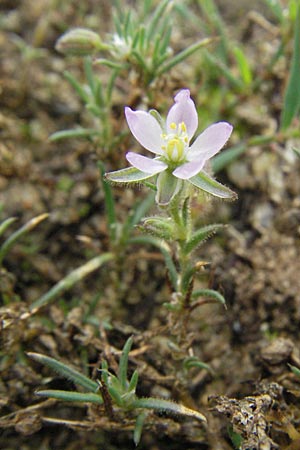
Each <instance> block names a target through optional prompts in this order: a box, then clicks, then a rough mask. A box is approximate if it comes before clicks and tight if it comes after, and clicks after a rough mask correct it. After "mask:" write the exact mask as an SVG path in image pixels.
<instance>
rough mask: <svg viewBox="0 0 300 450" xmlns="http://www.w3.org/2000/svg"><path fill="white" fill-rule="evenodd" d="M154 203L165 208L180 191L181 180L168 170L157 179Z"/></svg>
mask: <svg viewBox="0 0 300 450" xmlns="http://www.w3.org/2000/svg"><path fill="white" fill-rule="evenodd" d="M156 185H157V193H156V197H155V201H156V203H157V204H158V205H160V206H167V205H168V204H169V203H170V202H171V201H172V200H173V198H174V197H175V195H176V194H178V192H179V191H180V189H181V187H182V180H180V179H179V178H176V177H174V175H173V174H172V173H171V172H170V171H169V170H164V171H163V172H161V173H160V174H159V175H158V178H157V183H156Z"/></svg>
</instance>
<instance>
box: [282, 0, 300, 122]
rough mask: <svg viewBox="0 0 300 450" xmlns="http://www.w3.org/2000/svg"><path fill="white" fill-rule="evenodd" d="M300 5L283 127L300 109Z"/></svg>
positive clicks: (284, 106) (285, 97)
mask: <svg viewBox="0 0 300 450" xmlns="http://www.w3.org/2000/svg"><path fill="white" fill-rule="evenodd" d="M299 74H300V5H299V6H298V11H297V17H296V21H295V34H294V50H293V57H292V62H291V69H290V75H289V80H288V84H287V87H286V91H285V95H284V102H283V110H282V114H281V128H282V129H286V128H287V127H289V126H290V124H291V123H292V120H293V119H294V117H296V115H297V114H298V112H299V109H300V76H299Z"/></svg>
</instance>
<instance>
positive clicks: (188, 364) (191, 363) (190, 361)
mask: <svg viewBox="0 0 300 450" xmlns="http://www.w3.org/2000/svg"><path fill="white" fill-rule="evenodd" d="M183 367H184V368H185V369H187V370H189V369H191V368H192V367H197V368H198V369H205V370H208V371H209V372H212V369H211V367H210V366H209V364H206V363H204V362H203V361H200V360H199V359H198V358H197V357H196V356H192V357H188V358H185V360H184V361H183Z"/></svg>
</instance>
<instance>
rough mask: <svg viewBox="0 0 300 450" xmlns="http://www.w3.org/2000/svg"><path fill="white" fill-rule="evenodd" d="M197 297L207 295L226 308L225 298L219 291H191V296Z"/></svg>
mask: <svg viewBox="0 0 300 450" xmlns="http://www.w3.org/2000/svg"><path fill="white" fill-rule="evenodd" d="M198 297H208V298H211V299H213V300H216V301H217V302H219V303H221V305H223V306H224V307H225V308H226V300H225V298H224V297H223V295H222V294H220V292H218V291H215V290H214V289H197V290H196V291H194V292H193V293H192V298H193V299H195V298H198Z"/></svg>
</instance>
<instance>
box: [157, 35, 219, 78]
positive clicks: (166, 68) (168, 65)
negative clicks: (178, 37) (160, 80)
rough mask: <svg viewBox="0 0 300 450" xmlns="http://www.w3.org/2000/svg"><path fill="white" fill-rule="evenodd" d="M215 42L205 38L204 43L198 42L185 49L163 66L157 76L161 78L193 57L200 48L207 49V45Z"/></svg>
mask: <svg viewBox="0 0 300 450" xmlns="http://www.w3.org/2000/svg"><path fill="white" fill-rule="evenodd" d="M213 41H214V38H205V39H202V41H200V42H196V43H195V44H193V45H190V46H189V47H187V48H186V49H184V50H182V51H181V52H179V53H177V54H176V55H175V56H173V57H172V58H170V59H169V60H168V61H166V62H165V63H164V64H162V66H161V67H160V69H158V70H157V76H160V75H162V74H164V73H166V72H168V71H169V70H170V69H172V68H173V67H174V66H176V65H177V64H179V63H180V62H182V61H184V60H185V59H186V58H188V57H189V56H191V55H193V54H194V53H195V52H197V51H198V50H199V49H200V48H203V47H206V46H207V45H209V44H210V43H211V42H213Z"/></svg>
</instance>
